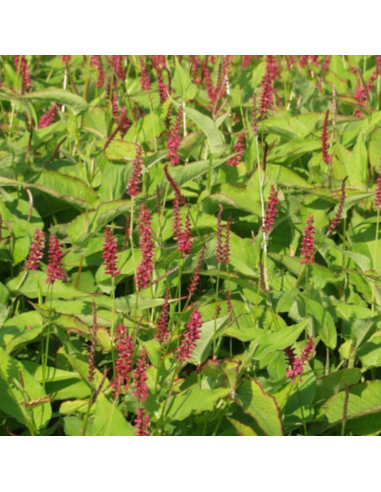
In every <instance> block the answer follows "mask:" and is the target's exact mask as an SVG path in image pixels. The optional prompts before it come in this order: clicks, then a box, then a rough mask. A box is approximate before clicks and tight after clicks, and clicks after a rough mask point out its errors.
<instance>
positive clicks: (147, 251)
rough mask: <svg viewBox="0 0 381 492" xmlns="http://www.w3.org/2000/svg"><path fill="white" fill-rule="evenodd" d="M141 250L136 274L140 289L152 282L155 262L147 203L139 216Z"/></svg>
mask: <svg viewBox="0 0 381 492" xmlns="http://www.w3.org/2000/svg"><path fill="white" fill-rule="evenodd" d="M139 233H140V250H141V252H142V261H141V263H140V265H139V266H138V270H137V274H136V287H137V289H138V290H143V289H146V288H147V287H148V285H149V283H150V280H151V275H152V272H153V268H154V262H155V245H154V242H153V239H152V231H151V216H150V213H149V210H148V209H146V207H145V205H142V206H141V209H140V217H139Z"/></svg>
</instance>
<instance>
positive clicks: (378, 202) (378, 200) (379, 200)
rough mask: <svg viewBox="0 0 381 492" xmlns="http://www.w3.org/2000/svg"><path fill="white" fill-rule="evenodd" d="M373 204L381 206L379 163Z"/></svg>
mask: <svg viewBox="0 0 381 492" xmlns="http://www.w3.org/2000/svg"><path fill="white" fill-rule="evenodd" d="M374 204H375V205H376V207H380V206H381V165H380V174H379V176H378V180H377V188H376V199H375V200H374Z"/></svg>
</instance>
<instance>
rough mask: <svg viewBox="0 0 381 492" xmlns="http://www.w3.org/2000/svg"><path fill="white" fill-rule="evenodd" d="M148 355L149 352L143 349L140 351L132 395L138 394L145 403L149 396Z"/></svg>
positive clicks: (137, 396)
mask: <svg viewBox="0 0 381 492" xmlns="http://www.w3.org/2000/svg"><path fill="white" fill-rule="evenodd" d="M147 356H148V354H147V352H146V351H145V350H144V349H143V350H142V351H141V352H140V356H139V360H138V363H137V366H136V369H135V371H134V373H133V385H132V388H133V392H132V396H136V398H137V399H138V400H139V401H140V402H141V403H145V401H146V400H147V398H148V396H149V393H148V386H147V384H146V381H147V379H148V377H147V374H146V372H145V371H146V369H147V367H148V366H147V362H146V358H147Z"/></svg>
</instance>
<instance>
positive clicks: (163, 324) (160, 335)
mask: <svg viewBox="0 0 381 492" xmlns="http://www.w3.org/2000/svg"><path fill="white" fill-rule="evenodd" d="M169 296H170V289H169V288H168V289H167V291H166V293H165V297H164V304H163V307H162V308H161V314H160V318H159V321H158V322H157V331H156V334H155V338H156V340H157V341H158V342H159V343H160V345H162V344H163V343H166V342H168V340H169V329H168V323H169Z"/></svg>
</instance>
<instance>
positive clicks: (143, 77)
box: [139, 55, 151, 92]
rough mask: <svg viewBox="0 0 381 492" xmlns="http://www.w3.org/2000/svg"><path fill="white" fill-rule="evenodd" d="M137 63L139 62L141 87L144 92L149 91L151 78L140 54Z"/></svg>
mask: <svg viewBox="0 0 381 492" xmlns="http://www.w3.org/2000/svg"><path fill="white" fill-rule="evenodd" d="M139 63H140V83H141V85H142V89H143V90H144V91H146V92H149V91H150V90H151V79H150V77H149V75H148V73H147V67H146V64H145V62H144V58H143V56H142V55H139Z"/></svg>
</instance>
